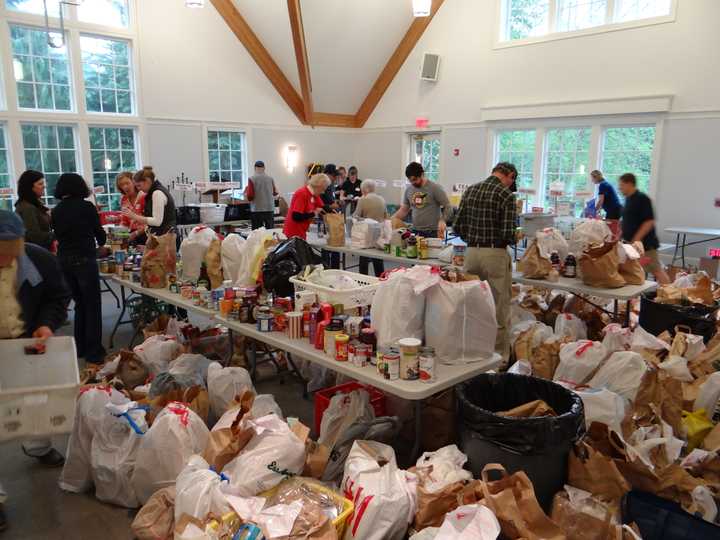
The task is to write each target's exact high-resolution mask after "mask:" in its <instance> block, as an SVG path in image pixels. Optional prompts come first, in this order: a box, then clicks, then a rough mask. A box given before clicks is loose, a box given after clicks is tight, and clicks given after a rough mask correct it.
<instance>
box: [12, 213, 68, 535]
mask: <svg viewBox="0 0 720 540" xmlns="http://www.w3.org/2000/svg"><path fill="white" fill-rule="evenodd" d="M24 238H25V226H24V225H23V222H22V220H21V219H20V218H19V217H18V216H17V215H16V214H14V213H13V212H8V211H6V210H0V306H2V309H1V310H0V339H16V338H20V337H35V338H39V339H46V338H48V337H50V336H52V335H53V333H54V332H55V330H57V328H58V327H59V326H60V325H61V324H62V323H63V322H64V321H65V319H66V317H67V306H68V303H69V302H70V291H69V290H68V288H67V285H65V282H64V281H63V278H62V275H63V274H62V271H61V270H60V265H59V264H58V262H57V259H56V258H55V256H54V255H53V254H52V253H50V252H49V251H47V250H45V249H43V248H41V247H40V246H36V245H35V244H25V240H24ZM3 360H5V361H15V362H21V361H22V358H12V359H10V358H4V359H3ZM22 448H23V452H24V453H25V454H26V455H28V456H30V457H34V458H35V459H37V460H38V462H39V463H40V464H41V465H44V466H46V467H60V466H61V465H62V464H63V463H64V462H65V459H64V458H63V456H62V454H60V452H58V451H57V450H55V449H54V448H53V447H52V446H51V443H50V440H49V439H45V440H32V441H25V442H24V443H23V445H22ZM6 498H7V495H6V493H5V491H4V490H3V488H2V486H0V530H3V529H4V528H5V527H6V521H5V513H4V510H3V503H4V502H5V499H6Z"/></svg>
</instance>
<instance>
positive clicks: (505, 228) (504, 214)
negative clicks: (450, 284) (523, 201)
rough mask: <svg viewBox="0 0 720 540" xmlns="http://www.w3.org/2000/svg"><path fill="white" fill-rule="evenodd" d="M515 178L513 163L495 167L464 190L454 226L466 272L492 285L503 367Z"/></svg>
mask: <svg viewBox="0 0 720 540" xmlns="http://www.w3.org/2000/svg"><path fill="white" fill-rule="evenodd" d="M516 178H517V169H516V168H515V166H514V165H513V164H512V163H507V162H501V163H498V164H497V165H495V168H494V169H493V170H492V175H491V176H490V177H489V178H487V179H486V180H485V181H483V182H479V183H477V184H473V185H472V186H470V187H469V188H468V189H466V190H465V192H464V193H463V196H462V199H461V200H460V208H459V209H458V212H457V215H456V216H455V222H454V223H453V230H454V231H455V232H456V233H457V234H458V235H460V237H461V238H462V239H463V240H464V241H465V243H466V244H467V251H466V253H465V270H466V271H467V272H468V273H470V274H476V275H478V276H480V279H484V280H487V282H488V283H489V284H490V289H491V290H492V294H493V298H494V299H495V316H496V319H497V325H498V333H497V339H496V341H495V351H496V352H498V353H500V354H501V355H502V358H503V362H504V363H506V362H507V360H508V357H509V355H510V334H509V333H510V298H511V288H512V262H511V259H510V254H509V253H508V250H507V248H508V246H510V245H513V244H514V243H515V227H516V222H517V205H516V204H515V195H514V194H513V193H512V191H510V187H511V186H512V184H513V182H514V181H515V180H516Z"/></svg>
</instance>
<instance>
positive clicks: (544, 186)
mask: <svg viewBox="0 0 720 540" xmlns="http://www.w3.org/2000/svg"><path fill="white" fill-rule="evenodd" d="M585 129H586V130H588V131H589V134H588V135H589V141H588V150H587V154H588V159H587V170H586V171H585V172H584V173H579V174H584V175H585V185H584V188H585V189H584V191H585V192H587V191H592V190H591V189H590V178H589V177H590V171H592V170H593V169H595V168H596V166H595V165H593V163H596V162H597V151H596V152H593V143H594V142H595V143H596V138H594V137H593V132H594V131H595V130H596V128H595V127H594V126H593V125H592V124H590V125H588V124H585V125H582V124H574V125H567V126H548V127H546V129H545V130H544V132H543V146H542V153H543V156H542V178H541V181H540V190H539V191H538V193H537V200H538V201H539V202H540V203H542V206H543V207H547V206H548V205H547V204H546V203H547V202H548V199H547V198H546V195H545V194H546V192H547V191H548V190H549V189H550V182H549V181H548V171H547V165H548V158H549V157H550V153H549V150H548V146H549V138H548V132H549V131H564V130H578V131H579V130H585ZM577 154H578V151H577V149H575V157H577ZM593 157H594V160H593ZM573 174H577V173H573ZM579 191H580V192H581V193H582V192H583V190H579ZM577 192H578V190H577V189H576V190H575V193H573V199H574V198H575V197H577V195H576V194H577ZM562 198H569V196H568V195H563V197H562Z"/></svg>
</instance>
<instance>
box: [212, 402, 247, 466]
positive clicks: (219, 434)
mask: <svg viewBox="0 0 720 540" xmlns="http://www.w3.org/2000/svg"><path fill="white" fill-rule="evenodd" d="M254 401H255V395H254V394H253V393H252V392H250V391H246V392H244V393H243V395H242V396H241V397H240V400H239V407H231V408H230V409H229V410H228V411H226V412H225V414H224V415H223V416H222V418H220V420H218V422H217V424H216V425H215V427H214V428H213V429H212V431H211V432H210V437H209V438H208V442H207V446H205V451H204V452H203V454H202V457H203V459H205V461H207V462H208V464H209V465H210V466H211V467H214V468H215V470H216V471H222V470H223V467H225V465H227V464H228V463H230V461H232V460H233V459H235V457H236V456H237V455H238V454H239V453H240V451H241V450H242V449H243V448H245V445H247V443H248V442H250V439H252V437H253V435H254V434H255V431H254V430H253V428H251V427H243V426H242V424H241V422H242V420H243V418H244V417H245V415H247V414H248V413H249V412H250V410H251V409H252V406H253V402H254ZM228 424H229V425H228Z"/></svg>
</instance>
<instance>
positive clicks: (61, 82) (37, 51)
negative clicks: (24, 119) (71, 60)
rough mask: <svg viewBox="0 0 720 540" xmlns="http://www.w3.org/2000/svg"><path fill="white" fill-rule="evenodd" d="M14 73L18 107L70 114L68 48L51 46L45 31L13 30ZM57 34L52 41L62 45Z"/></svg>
mask: <svg viewBox="0 0 720 540" xmlns="http://www.w3.org/2000/svg"><path fill="white" fill-rule="evenodd" d="M10 34H11V39H12V51H13V71H14V73H15V80H16V82H17V93H18V107H20V108H21V109H47V110H55V111H69V110H70V109H71V98H70V70H69V67H68V54H67V48H66V47H65V46H63V47H60V48H55V47H51V46H49V45H48V36H47V35H46V34H45V32H44V31H43V30H36V29H34V28H28V27H25V26H14V25H13V26H11V27H10ZM60 38H61V36H60V34H58V33H57V32H52V33H51V34H50V39H51V40H53V41H54V42H56V43H58V42H59V40H60Z"/></svg>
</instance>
